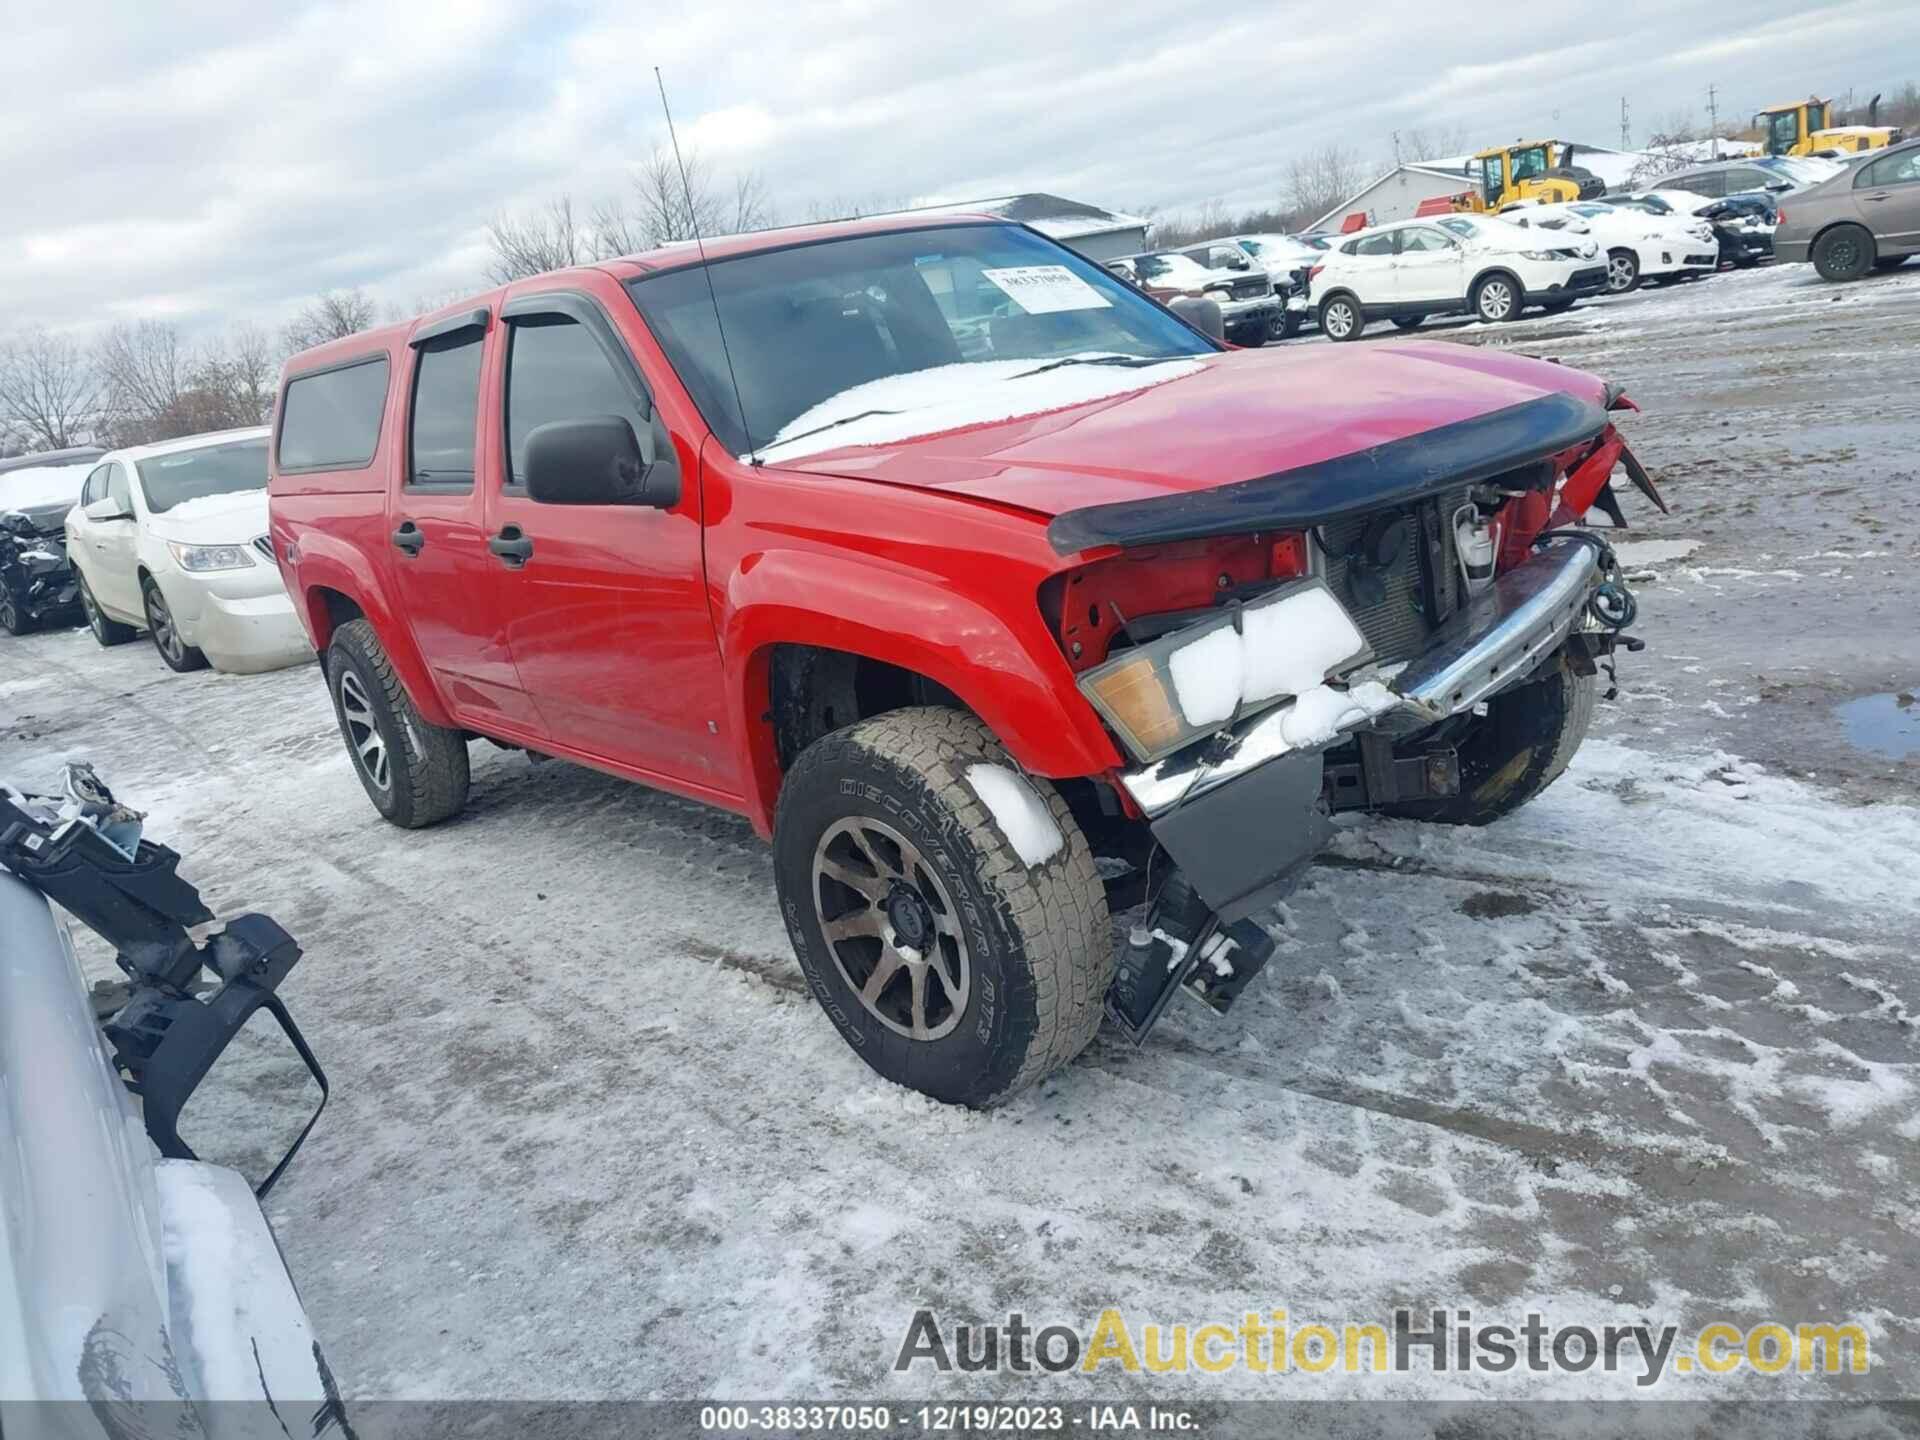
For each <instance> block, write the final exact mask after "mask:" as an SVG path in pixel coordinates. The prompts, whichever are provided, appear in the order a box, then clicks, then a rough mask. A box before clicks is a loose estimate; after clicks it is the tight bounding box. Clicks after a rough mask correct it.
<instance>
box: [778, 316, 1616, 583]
mask: <svg viewBox="0 0 1920 1440" xmlns="http://www.w3.org/2000/svg"><path fill="white" fill-rule="evenodd" d="M1055 373H1060V372H1055ZM1121 373H1127V372H1121ZM1137 373H1142V374H1150V373H1151V372H1137ZM1007 383H1009V384H1021V383H1024V382H1021V381H1010V382H1007ZM1145 383H1146V388H1141V389H1135V390H1131V391H1128V392H1125V393H1121V394H1114V395H1108V396H1106V397H1104V398H1101V399H1097V400H1092V401H1088V402H1086V403H1083V404H1077V405H1071V406H1068V407H1065V408H1056V409H1053V410H1050V411H1048V412H1046V413H1041V414H1035V415H1030V416H1026V417H1016V418H1012V419H995V420H992V421H990V422H986V423H980V424H975V425H964V426H955V425H953V424H951V423H950V422H949V423H948V425H947V427H946V428H945V429H944V430H943V431H942V432H941V433H936V434H928V435H922V436H916V437H914V438H911V439H904V440H892V441H889V442H888V443H885V444H874V445H842V446H840V447H838V448H835V449H831V450H823V451H819V452H817V453H814V454H810V455H806V456H804V457H800V458H796V459H793V460H778V459H775V460H771V461H769V462H768V466H769V468H770V469H771V468H778V469H788V470H796V471H801V472H806V473H812V474H820V475H836V476H842V477H846V478H850V479H859V480H872V481H877V482H881V483H884V484H891V485H905V486H911V487H914V488H916V489H922V490H930V491H936V492H947V493H951V494H956V495H965V496H969V497H971V498H973V499H977V500H984V501H988V502H991V503H993V504H997V505H1003V506H1011V507H1015V508H1018V509H1021V510H1026V511H1030V512H1032V513H1034V514H1036V515H1039V516H1043V517H1047V518H1049V519H1051V518H1053V517H1056V516H1061V515H1064V514H1066V513H1067V512H1070V511H1080V510H1085V509H1087V508H1088V507H1094V506H1122V505H1133V504H1135V503H1137V502H1147V501H1154V500H1162V499H1166V498H1168V497H1178V496H1193V495H1197V494H1201V493H1204V492H1211V491H1219V490H1221V489H1223V488H1224V487H1233V488H1234V489H1235V490H1236V491H1239V490H1241V489H1243V488H1244V487H1245V485H1246V484H1248V483H1249V482H1260V484H1261V485H1262V486H1263V487H1265V488H1266V489H1267V490H1269V491H1271V490H1276V489H1277V490H1282V491H1284V490H1287V489H1293V490H1295V491H1297V492H1300V493H1302V494H1304V490H1305V488H1306V487H1307V486H1309V485H1311V486H1312V488H1314V489H1315V490H1316V492H1324V491H1325V489H1326V480H1327V476H1328V474H1329V472H1328V471H1327V469H1326V467H1327V464H1328V462H1331V461H1336V460H1343V459H1348V458H1350V457H1351V458H1352V459H1353V460H1355V461H1359V460H1362V459H1364V457H1366V456H1368V455H1376V454H1378V452H1380V450H1381V447H1386V446H1397V450H1396V452H1395V453H1396V455H1401V454H1403V452H1405V450H1406V449H1407V447H1406V445H1405V444H1404V443H1403V442H1409V441H1413V440H1415V439H1416V437H1419V436H1422V435H1426V434H1429V433H1430V432H1435V431H1440V430H1447V431H1448V433H1449V436H1450V437H1452V440H1453V442H1454V443H1452V444H1450V445H1449V446H1448V447H1446V448H1447V449H1448V450H1449V452H1450V453H1449V455H1448V456H1447V457H1446V459H1445V460H1444V461H1443V460H1441V459H1440V457H1439V456H1438V454H1437V453H1436V455H1435V457H1434V461H1435V463H1441V464H1447V465H1451V464H1453V463H1454V462H1455V461H1456V460H1457V459H1458V458H1459V451H1460V444H1459V442H1460V441H1461V440H1462V439H1464V438H1465V437H1466V436H1467V435H1468V434H1469V427H1468V423H1467V422H1474V421H1481V420H1487V421H1490V422H1493V421H1494V420H1495V417H1498V416H1501V415H1503V413H1505V412H1512V413H1513V414H1515V415H1516V416H1523V417H1524V416H1532V415H1538V416H1540V417H1542V419H1543V420H1544V421H1545V423H1544V425H1526V424H1523V425H1520V426H1519V427H1518V430H1519V431H1520V432H1522V433H1521V434H1520V435H1518V436H1516V435H1515V434H1514V433H1513V432H1514V431H1515V428H1516V427H1514V426H1513V425H1506V426H1505V427H1504V429H1505V431H1506V432H1507V433H1505V434H1504V435H1503V437H1501V438H1498V439H1496V438H1495V437H1494V436H1493V435H1492V434H1491V432H1490V431H1489V432H1487V433H1486V442H1487V445H1488V446H1489V447H1495V448H1497V447H1504V450H1505V451H1506V452H1509V453H1510V452H1511V451H1512V449H1513V446H1514V443H1515V441H1516V439H1520V440H1521V442H1522V448H1525V444H1527V443H1530V441H1528V440H1527V439H1526V432H1532V431H1537V432H1538V441H1539V443H1538V445H1537V446H1536V447H1535V448H1534V449H1533V450H1532V452H1531V454H1532V456H1534V457H1537V456H1540V455H1544V454H1550V453H1553V452H1554V451H1555V450H1558V449H1562V448H1565V447H1566V446H1568V445H1570V444H1573V443H1576V442H1577V441H1578V440H1579V439H1580V438H1583V436H1584V435H1590V434H1597V433H1598V432H1599V431H1600V430H1601V429H1603V428H1604V426H1605V424H1606V418H1605V409H1606V405H1607V403H1608V400H1609V398H1610V397H1609V393H1608V388H1607V386H1606V385H1605V383H1604V382H1602V381H1601V380H1599V379H1598V378H1596V377H1594V376H1592V375H1588V374H1586V373H1584V372H1582V371H1579V370H1570V369H1567V368H1566V367H1564V366H1561V365H1556V364H1553V363H1552V362H1550V361H1545V360H1534V359H1530V358H1528V357H1526V356H1521V355H1513V354H1509V353H1505V352H1497V351H1492V350H1483V349H1479V348H1477V347H1474V346H1470V345H1458V344H1450V343H1446V342H1440V341H1408V342H1401V343H1395V344H1378V343H1376V344H1370V345H1369V344H1362V345H1334V346H1313V347H1311V348H1307V347H1298V348H1295V347H1289V348H1287V349H1285V350H1280V351H1269V350H1236V351H1228V352H1226V353H1222V354H1215V355H1210V356H1205V357H1202V358H1201V360H1200V362H1199V366H1198V368H1197V369H1196V370H1194V371H1193V372H1192V373H1187V374H1182V375H1180V376H1179V377H1178V378H1175V379H1172V380H1167V381H1165V382H1163V383H1152V382H1150V381H1149V382H1145ZM1545 401H1557V402H1559V403H1551V404H1545V405H1541V404H1536V403H1534V402H1545ZM1549 412H1551V413H1550V414H1549ZM999 413H1000V414H1001V415H1004V414H1005V407H1004V402H1003V404H1002V405H1001V407H1000V409H999ZM950 414H951V411H950V409H948V408H947V407H942V415H943V418H944V417H945V416H947V415H950ZM1575 431H1578V432H1581V433H1579V434H1575V433H1573V432H1575ZM1436 438H1437V437H1436ZM1467 449H1468V450H1469V451H1471V449H1472V443H1471V442H1469V443H1468V445H1467ZM1488 455H1489V458H1490V459H1497V458H1501V457H1500V456H1496V455H1494V454H1493V449H1492V448H1489V450H1488ZM1385 463H1386V462H1385V461H1384V460H1383V461H1382V464H1383V465H1384V464H1385ZM1394 463H1396V464H1397V465H1399V466H1400V467H1401V468H1404V463H1405V462H1404V459H1398V460H1396V461H1395V462H1394ZM1515 463H1520V462H1519V461H1518V460H1514V459H1508V460H1507V461H1506V463H1505V464H1502V465H1501V466H1500V467H1499V468H1510V467H1511V465H1512V464H1515ZM1375 468H1376V469H1378V468H1380V467H1377V466H1376V467H1375ZM1342 471H1343V478H1342V479H1341V480H1340V481H1339V482H1338V485H1337V486H1336V492H1337V493H1336V494H1335V495H1334V497H1333V498H1334V499H1336V500H1337V499H1338V498H1339V493H1338V492H1343V491H1345V490H1351V491H1352V492H1353V497H1352V498H1353V499H1354V500H1355V501H1356V502H1358V501H1363V500H1365V499H1366V498H1367V496H1368V494H1369V493H1372V492H1373V491H1374V490H1375V489H1376V488H1377V486H1378V485H1379V484H1382V483H1387V482H1389V481H1391V480H1392V478H1393V477H1389V476H1386V475H1384V474H1381V475H1377V476H1370V475H1369V474H1368V473H1367V467H1366V466H1365V465H1361V466H1360V468H1358V469H1356V468H1355V467H1354V465H1351V464H1350V465H1346V466H1343V467H1342ZM1291 472H1298V478H1297V480H1296V479H1294V478H1292V476H1291ZM1448 473H1449V474H1451V473H1454V472H1453V471H1451V470H1450V471H1449V472H1448ZM1315 503H1319V501H1316V502H1315ZM1382 503H1384V502H1382ZM1242 528H1251V527H1247V526H1243V527H1242ZM1055 543H1056V545H1058V544H1059V543H1060V541H1059V537H1057V536H1056V541H1055Z"/></svg>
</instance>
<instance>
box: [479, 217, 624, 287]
mask: <svg viewBox="0 0 1920 1440" xmlns="http://www.w3.org/2000/svg"><path fill="white" fill-rule="evenodd" d="M593 239H594V237H593V235H592V233H591V232H590V230H589V229H588V228H587V227H585V226H582V225H580V224H579V223H577V222H576V221H575V219H574V214H573V197H572V196H571V195H562V196H561V197H560V198H559V199H557V200H550V201H548V202H547V204H546V205H545V206H544V207H543V208H541V209H539V210H535V211H531V212H529V213H527V214H524V215H511V214H506V215H500V216H497V217H495V219H494V220H492V221H491V222H490V223H489V224H488V226H487V248H488V249H490V250H492V251H493V259H492V260H491V261H489V262H488V264H487V278H488V279H489V280H492V281H493V282H494V283H495V284H499V285H504V284H506V283H507V282H508V281H510V280H521V279H524V278H525V277H527V276H529V275H539V274H542V273H544V272H545V271H548V270H565V269H568V268H569V267H571V266H574V265H580V264H584V263H585V262H586V261H588V260H593V259H598V258H599V255H598V253H597V247H596V246H595V245H594V243H593Z"/></svg>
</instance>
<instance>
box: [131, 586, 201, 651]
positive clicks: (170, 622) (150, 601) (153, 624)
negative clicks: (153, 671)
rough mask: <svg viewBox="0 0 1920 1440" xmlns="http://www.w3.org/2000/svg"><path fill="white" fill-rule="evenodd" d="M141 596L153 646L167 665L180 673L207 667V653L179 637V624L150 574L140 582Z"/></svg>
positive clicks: (148, 632)
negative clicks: (201, 651) (175, 621)
mask: <svg viewBox="0 0 1920 1440" xmlns="http://www.w3.org/2000/svg"><path fill="white" fill-rule="evenodd" d="M140 598H141V600H142V601H143V602H144V603H145V604H146V607H147V634H149V635H151V636H152V637H153V648H154V649H156V650H158V651H159V652H160V658H161V659H162V660H164V661H166V662H167V668H168V669H171V670H178V671H180V672H182V673H185V672H186V671H189V670H204V669H206V668H207V657H206V656H205V655H203V654H201V653H200V651H199V650H197V649H195V648H194V647H193V646H191V645H189V644H187V642H186V641H185V640H183V639H181V638H180V627H179V626H178V625H177V624H175V623H174V618H173V611H172V610H170V609H168V608H167V597H166V596H165V595H163V594H161V593H160V587H159V585H157V584H156V583H155V582H154V579H153V577H152V576H151V575H149V576H147V577H146V578H145V579H144V580H142V581H141V582H140Z"/></svg>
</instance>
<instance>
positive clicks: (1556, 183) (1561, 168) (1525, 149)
mask: <svg viewBox="0 0 1920 1440" xmlns="http://www.w3.org/2000/svg"><path fill="white" fill-rule="evenodd" d="M1573 151H1574V147H1573V146H1572V145H1570V144H1568V143H1567V142H1566V141H1565V140H1518V141H1515V142H1514V143H1513V144H1511V145H1501V146H1497V147H1496V148H1494V149H1492V150H1482V151H1481V152H1480V153H1479V154H1477V155H1475V156H1474V157H1473V159H1471V160H1469V161H1468V162H1467V178H1468V179H1470V180H1471V181H1473V188H1472V189H1471V190H1465V191H1462V192H1461V193H1460V194H1458V195H1455V196H1454V197H1453V198H1452V200H1451V202H1450V204H1451V208H1452V209H1455V210H1473V211H1478V212H1481V213H1483V214H1484V213H1491V212H1492V211H1495V210H1498V209H1499V208H1500V207H1501V206H1502V205H1511V204H1512V203H1513V202H1514V201H1516V200H1540V201H1544V202H1547V203H1549V204H1552V203H1555V202H1558V201H1566V200H1597V199H1598V198H1599V197H1600V196H1602V195H1604V194H1605V193H1606V189H1607V187H1606V182H1604V181H1603V180H1601V179H1600V177H1599V176H1597V175H1595V174H1594V173H1593V172H1592V171H1591V170H1583V169H1582V168H1581V167H1579V166H1578V165H1575V164H1574V163H1573Z"/></svg>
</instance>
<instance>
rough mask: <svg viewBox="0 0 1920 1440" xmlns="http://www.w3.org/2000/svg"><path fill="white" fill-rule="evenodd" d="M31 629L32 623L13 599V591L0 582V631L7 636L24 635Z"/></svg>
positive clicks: (4, 582) (5, 583)
mask: <svg viewBox="0 0 1920 1440" xmlns="http://www.w3.org/2000/svg"><path fill="white" fill-rule="evenodd" d="M31 629H33V621H32V620H30V619H28V618H27V612H26V611H25V610H23V609H21V608H20V602H19V601H18V600H16V599H14V598H13V591H12V590H10V589H9V588H7V582H6V581H4V580H0V630H4V631H6V632H7V633H8V634H9V635H24V634H26V633H27V632H28V631H29V630H31Z"/></svg>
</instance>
